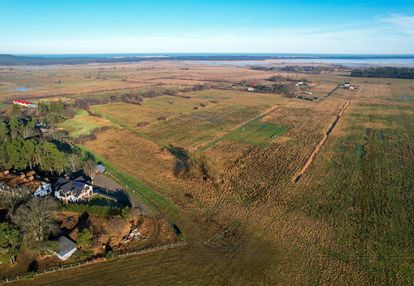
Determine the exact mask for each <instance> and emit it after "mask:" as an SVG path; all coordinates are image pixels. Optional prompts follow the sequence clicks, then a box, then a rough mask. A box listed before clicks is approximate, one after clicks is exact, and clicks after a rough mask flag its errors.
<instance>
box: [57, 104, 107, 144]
mask: <svg viewBox="0 0 414 286" xmlns="http://www.w3.org/2000/svg"><path fill="white" fill-rule="evenodd" d="M110 126H112V122H111V121H109V120H106V119H104V118H101V117H96V116H91V115H89V114H88V112H87V111H85V110H79V111H77V112H76V114H75V116H74V117H73V118H71V119H69V120H66V121H64V122H62V123H61V124H59V127H60V128H63V129H65V130H67V131H69V135H70V136H71V137H73V138H77V137H79V136H81V135H89V134H91V132H92V131H93V130H95V129H97V128H100V127H110Z"/></svg>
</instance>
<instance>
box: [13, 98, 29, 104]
mask: <svg viewBox="0 0 414 286" xmlns="http://www.w3.org/2000/svg"><path fill="white" fill-rule="evenodd" d="M13 102H14V103H19V104H26V105H29V104H30V102H29V101H27V100H22V99H16V100H13Z"/></svg>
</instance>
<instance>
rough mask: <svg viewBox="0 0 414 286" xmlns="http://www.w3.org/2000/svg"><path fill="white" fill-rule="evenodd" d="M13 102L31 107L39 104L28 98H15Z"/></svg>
mask: <svg viewBox="0 0 414 286" xmlns="http://www.w3.org/2000/svg"><path fill="white" fill-rule="evenodd" d="M13 104H16V105H19V106H23V107H30V108H36V107H37V104H34V103H31V102H29V101H27V100H22V99H16V100H13Z"/></svg>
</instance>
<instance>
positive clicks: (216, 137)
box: [190, 105, 279, 152]
mask: <svg viewBox="0 0 414 286" xmlns="http://www.w3.org/2000/svg"><path fill="white" fill-rule="evenodd" d="M278 107H279V105H273V106H272V107H270V108H269V109H266V110H265V111H263V112H261V113H260V114H259V115H257V116H255V117H254V118H251V119H249V120H246V121H244V122H242V123H240V124H237V125H236V126H233V127H232V128H230V129H228V130H226V131H224V132H221V133H220V134H218V135H216V136H214V137H213V138H211V139H210V140H208V141H207V142H203V143H202V144H199V145H197V146H195V147H193V148H191V149H190V152H194V151H197V150H198V149H200V148H202V147H204V146H207V145H208V144H210V143H211V142H214V141H216V140H219V139H221V138H223V137H224V136H226V135H227V134H229V133H230V132H233V131H234V130H236V129H237V128H240V127H242V126H243V125H246V124H247V123H249V122H251V121H253V120H256V119H257V118H259V117H261V116H264V115H267V114H268V113H270V112H272V111H274V110H276V109H277V108H278Z"/></svg>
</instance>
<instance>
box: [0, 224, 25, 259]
mask: <svg viewBox="0 0 414 286" xmlns="http://www.w3.org/2000/svg"><path fill="white" fill-rule="evenodd" d="M20 241H21V239H20V233H19V231H18V230H17V229H15V228H13V227H12V226H11V225H10V224H8V223H7V222H3V223H0V248H2V249H3V250H5V251H7V254H9V255H10V260H11V261H12V262H13V263H14V262H15V261H16V256H17V252H18V251H19V247H20Z"/></svg>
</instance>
